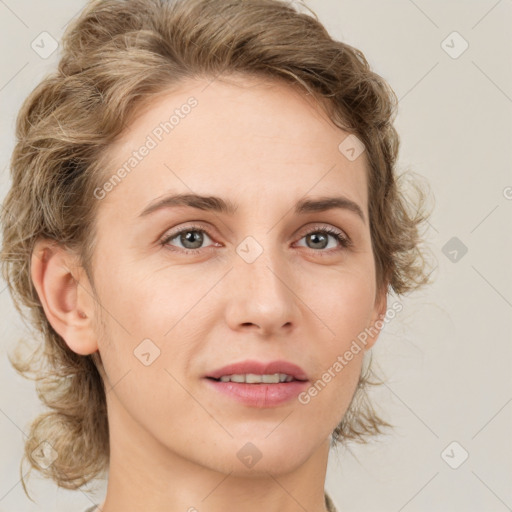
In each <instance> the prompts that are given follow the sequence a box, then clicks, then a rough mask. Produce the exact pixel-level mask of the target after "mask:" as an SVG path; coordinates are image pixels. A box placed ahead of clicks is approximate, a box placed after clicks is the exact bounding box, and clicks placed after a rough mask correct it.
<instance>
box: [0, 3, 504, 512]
mask: <svg viewBox="0 0 512 512" xmlns="http://www.w3.org/2000/svg"><path fill="white" fill-rule="evenodd" d="M308 5H309V6H310V7H311V8H313V10H315V11H316V12H317V13H318V15H319V17H320V20H321V21H323V22H324V24H325V25H326V27H327V28H328V30H329V31H330V32H331V33H332V34H333V35H334V36H335V37H336V38H338V39H341V40H343V41H345V42H347V43H349V44H351V45H353V46H356V47H358V48H360V49H361V50H362V51H363V52H364V53H365V55H366V57H367V59H368V60H369V62H370V64H371V65H372V67H373V69H374V70H375V71H377V72H378V73H379V74H381V75H382V76H383V77H384V78H386V79H387V80H388V81H389V82H390V84H391V86H392V87H393V88H394V90H395V91H396V93H397V95H398V97H399V98H400V107H399V115H398V118H397V122H396V126H397V128H398V130H399V132H400V134H401V139H402V146H401V153H400V169H401V170H404V169H406V168H407V169H412V170H413V171H415V172H417V173H419V174H421V175H423V176H425V178H426V179H427V180H428V181H429V182H430V184H431V187H432V193H433V195H434V196H435V210H434V213H433V216H432V219H431V221H430V227H429V228H428V231H427V236H428V241H429V243H430V244H431V247H432V248H433V250H434V252H435V254H436V257H437V260H438V266H437V268H436V269H435V271H434V273H433V276H434V277H435V284H434V285H433V286H432V287H431V288H430V289H428V290H425V291H422V292H420V293H417V294H416V295H414V296H410V297H405V298H400V300H401V302H402V304H403V305H404V309H403V311H402V312H400V313H399V314H398V315H397V317H396V318H395V319H394V320H393V321H392V322H390V323H389V324H387V325H386V326H385V328H384V331H383V333H382V334H381V337H380V339H379V341H378V342H377V345H376V346H375V348H374V349H373V351H374V359H375V360H376V361H377V362H378V364H379V367H380V368H381V369H382V373H383V374H384V375H385V376H387V378H388V381H387V383H386V385H385V386H382V387H381V388H380V389H379V390H378V391H376V392H375V393H374V395H373V397H374V400H375V401H376V402H378V405H379V408H380V410H381V411H383V412H384V414H385V417H386V418H387V419H388V421H391V423H393V424H395V425H396V426H397V428H396V430H395V431H394V433H393V434H392V435H388V436H383V437H381V438H380V439H379V440H376V441H375V442H373V443H371V444H369V445H366V446H360V445H353V446H352V447H351V449H350V450H340V452H339V454H338V455H336V454H335V453H333V454H332V456H331V458H330V463H329V471H328V479H327V485H326V487H327V489H328V490H329V491H330V493H331V495H332V496H333V498H334V500H335V502H336V505H337V506H338V507H339V509H340V511H366V512H369V511H379V512H399V511H400V512H401V511H404V512H420V511H421V512H426V511H429V512H430V511H434V510H435V511H451V512H459V511H460V512H482V511H485V512H493V511H496V512H502V511H506V510H512V485H511V482H512V457H511V455H512V435H511V433H512V403H511V402H512V377H511V375H512V372H511V370H512V368H511V366H512V364H511V352H512V348H511V347H512V343H511V341H512V340H511V327H512V321H511V319H512V315H511V313H512V286H511V284H512V272H511V264H510V263H511V261H512V259H511V256H512V251H511V248H512V247H511V246H512V236H511V233H512V214H511V213H512V188H511V187H512V173H511V163H512V162H511V160H512V157H511V147H512V137H511V132H512V129H511V124H512V123H511V113H512V39H511V38H512V36H511V34H512V31H511V30H510V28H511V27H512V1H511V0H500V1H496V0H480V1H463V0H457V1H454V0H451V1H447V0H432V1H427V0H415V1H413V0H390V1H386V2H382V1H379V0H372V1H370V0H343V1H336V0H329V1H328V0H310V1H308ZM83 6H84V2H83V1H82V0H59V1H57V0H52V1H50V2H36V1H35V0H32V1H29V0H17V1H15V0H0V28H1V30H0V41H1V45H2V46H1V47H2V55H1V59H2V62H1V64H2V65H1V67H0V105H1V113H2V116H1V118H0V136H1V144H0V171H1V174H0V179H1V182H0V187H1V197H2V199H3V197H4V195H5V193H6V191H7V188H8V185H9V177H8V165H9V157H10V153H11V151H12V148H13V145H14V121H15V116H16V113H17V110H18V109H19V107H20V105H21V102H22V101H23V99H24V98H25V97H26V96H27V95H28V93H29V92H30V91H31V90H32V89H33V88H34V87H35V85H36V84H37V83H38V82H39V81H40V79H41V78H42V77H43V75H45V74H46V73H47V72H48V71H49V70H50V69H52V68H53V66H54V65H55V64H56V62H57V59H58V54H59V52H58V51H57V52H55V53H54V54H53V55H52V56H50V57H49V58H48V59H46V60H45V59H42V58H41V57H40V56H39V55H38V54H37V53H36V52H35V51H34V50H33V49H32V48H31V43H32V41H33V40H38V38H39V37H40V34H41V33H42V32H43V31H47V32H48V33H50V34H51V35H52V36H53V37H54V38H55V39H57V40H59V39H60V37H61V35H62V32H63V29H64V28H65V25H66V24H67V23H68V22H69V20H70V19H71V18H72V17H74V16H75V15H76V14H77V13H78V12H79V11H80V10H81V9H82V7H83ZM454 31H457V32H458V33H459V34H460V36H461V37H462V38H463V39H464V40H465V41H467V43H468V44H469V47H468V49H467V50H466V51H465V52H464V53H462V54H461V55H460V56H458V58H452V56H450V55H449V54H448V53H447V52H446V51H445V50H444V49H443V46H442V42H443V41H444V40H446V43H445V45H449V46H451V47H452V48H451V50H450V51H451V52H452V53H453V52H456V51H458V50H459V49H460V48H462V46H461V44H463V41H462V40H461V39H460V38H459V39H458V36H456V35H455V36H453V35H450V34H452V33H453V32H454ZM448 36H450V37H448ZM447 37H448V39H446V38H447ZM453 237H456V238H457V239H458V240H457V241H456V243H458V244H459V245H460V244H464V245H465V246H466V247H467V253H466V254H465V255H463V256H462V257H460V255H461V252H458V253H457V254H458V256H457V257H458V259H457V261H452V259H453V257H454V253H452V255H449V252H448V250H451V248H450V246H446V245H445V244H447V243H448V242H449V241H450V240H451V239H452V238H453ZM452 243H453V242H452ZM447 247H448V249H447ZM443 248H444V251H443ZM445 253H447V254H448V255H449V256H450V257H448V256H446V255H445ZM4 286H5V283H2V286H1V288H4ZM390 300H391V302H390V304H391V303H392V302H393V301H394V300H396V298H394V299H393V298H390ZM0 315H1V316H0V325H1V332H2V344H1V347H2V348H1V357H0V379H1V381H0V390H1V399H0V436H1V439H0V443H1V445H0V446H1V447H0V450H1V452H0V453H1V457H0V512H5V511H16V512H29V511H36V510H45V511H50V510H51V511H74V510H76V511H82V510H83V509H85V508H86V507H87V506H90V505H91V499H90V498H89V497H87V495H86V494H85V493H83V492H81V491H77V492H71V491H65V490H62V489H58V488H57V487H56V486H55V485H53V484H52V483H51V482H49V481H45V480H42V479H38V478H37V473H36V472H34V473H33V475H34V478H33V479H32V480H31V482H32V487H31V489H32V490H33V495H34V498H35V499H36V501H37V502H38V504H37V505H36V504H33V503H31V502H30V501H28V500H27V498H26V497H25V495H24V493H23V490H22V487H21V484H20V483H19V474H18V465H19V459H20V457H21V453H22V445H23V437H24V434H23V432H24V431H25V432H27V431H28V425H29V422H30V420H31V419H32V418H33V417H34V416H35V415H36V413H37V412H39V411H41V410H42V409H41V407H40V405H39V403H38V400H37V397H36V395H35V391H34V386H33V383H32V382H30V381H24V380H23V379H21V378H20V377H19V376H17V374H16V373H15V372H14V371H13V370H12V369H11V367H10V365H9V362H8V360H7V358H6V353H7V351H8V350H9V349H11V348H12V347H13V345H14V343H15V342H16V340H17V339H18V338H19V337H21V336H24V335H26V332H25V330H24V329H23V326H22V323H21V321H20V320H19V318H18V316H17V313H16V311H15V309H14V307H13V305H12V302H11V299H10V297H9V295H8V292H7V290H5V289H4V290H2V291H1V293H0ZM453 441H456V442H457V443H458V445H456V446H455V448H454V449H453V451H452V449H449V450H448V451H447V452H444V450H445V448H446V447H447V446H448V445H450V443H452V442H453ZM462 450H465V451H467V452H468V454H469V457H468V459H467V460H466V461H465V462H464V463H463V464H462V465H460V466H459V467H458V468H457V469H452V468H451V467H450V466H449V465H448V464H447V462H446V461H450V462H451V463H452V465H456V464H457V463H458V462H460V460H461V459H460V457H461V454H462V453H463V451H462ZM443 452H444V453H445V454H444V456H442V453H443ZM103 494H104V487H103V486H102V485H101V483H100V485H99V487H98V491H97V495H96V496H94V495H92V499H93V500H94V501H96V502H99V501H100V500H101V499H102V498H103Z"/></svg>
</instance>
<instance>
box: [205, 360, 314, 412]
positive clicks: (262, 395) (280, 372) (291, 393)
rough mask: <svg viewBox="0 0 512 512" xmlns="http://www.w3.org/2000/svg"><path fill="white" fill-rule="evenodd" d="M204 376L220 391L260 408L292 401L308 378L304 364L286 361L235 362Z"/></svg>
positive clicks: (236, 399) (306, 384)
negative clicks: (298, 364) (300, 365)
mask: <svg viewBox="0 0 512 512" xmlns="http://www.w3.org/2000/svg"><path fill="white" fill-rule="evenodd" d="M205 380H206V381H207V382H208V383H209V385H210V387H211V388H212V389H214V390H215V391H217V392H219V393H220V394H221V395H223V396H227V397H229V398H231V399H234V400H235V401H236V402H238V403H242V404H243V405H246V406H249V407H258V408H271V407H278V406H280V405H283V404H286V403H289V402H290V401H291V400H293V399H294V398H296V397H297V395H298V394H299V393H300V392H302V391H304V390H305V389H306V388H307V386H308V382H309V380H308V378H307V375H306V374H305V372H304V371H303V370H302V368H300V367H299V366H297V365H295V364H293V363H289V362H287V361H273V362H271V363H260V362H257V361H244V362H241V363H235V364H231V365H228V366H224V367H223V368H219V369H218V370H215V371H213V372H210V373H209V374H208V375H205Z"/></svg>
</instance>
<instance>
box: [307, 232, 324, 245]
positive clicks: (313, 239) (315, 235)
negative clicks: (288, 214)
mask: <svg viewBox="0 0 512 512" xmlns="http://www.w3.org/2000/svg"><path fill="white" fill-rule="evenodd" d="M309 237H310V240H312V241H313V243H318V240H319V239H320V245H321V247H320V248H321V249H323V248H325V247H326V245H325V242H326V241H327V237H326V236H325V235H323V234H320V235H319V234H318V233H313V234H311V235H309ZM322 239H323V240H322ZM322 242H324V243H323V244H322ZM313 248H314V249H318V247H313Z"/></svg>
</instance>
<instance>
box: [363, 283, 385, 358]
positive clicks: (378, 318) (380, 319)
mask: <svg viewBox="0 0 512 512" xmlns="http://www.w3.org/2000/svg"><path fill="white" fill-rule="evenodd" d="M387 307H388V294H387V288H386V287H385V286H383V287H382V290H381V291H380V292H378V293H377V295H376V297H375V306H374V308H373V313H372V316H371V321H370V325H369V326H368V328H367V331H366V332H367V333H368V338H367V342H366V346H365V350H369V349H370V348H372V347H373V345H375V342H376V341H377V339H378V337H379V334H380V331H381V329H382V327H383V326H384V317H385V316H386V310H387Z"/></svg>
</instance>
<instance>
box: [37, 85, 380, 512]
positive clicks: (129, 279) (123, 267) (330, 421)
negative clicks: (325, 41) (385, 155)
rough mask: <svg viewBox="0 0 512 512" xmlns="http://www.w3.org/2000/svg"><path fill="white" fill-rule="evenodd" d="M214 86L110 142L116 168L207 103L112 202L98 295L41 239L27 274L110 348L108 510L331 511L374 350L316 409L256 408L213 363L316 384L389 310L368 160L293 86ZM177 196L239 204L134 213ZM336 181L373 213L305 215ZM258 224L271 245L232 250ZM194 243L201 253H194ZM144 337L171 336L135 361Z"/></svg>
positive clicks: (104, 352) (169, 104)
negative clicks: (224, 387) (333, 460)
mask: <svg viewBox="0 0 512 512" xmlns="http://www.w3.org/2000/svg"><path fill="white" fill-rule="evenodd" d="M208 83H209V81H195V82H188V83H186V84H184V85H183V86H182V87H181V88H180V89H179V90H176V89H174V90H172V91H170V92H167V93H166V94H164V95H159V96H158V97H155V98H154V99H153V100H152V101H151V103H149V104H148V105H147V106H146V108H144V109H143V110H142V111H141V112H140V113H139V115H138V117H137V118H136V119H135V120H134V122H133V123H132V124H131V125H130V128H129V130H128V131H127V132H125V133H124V134H123V137H122V138H121V139H119V141H118V142H117V143H116V144H115V145H113V146H112V147H111V148H110V157H111V159H110V161H111V162H112V167H111V169H110V170H109V172H108V173H106V176H107V179H108V177H110V176H111V175H112V172H115V170H116V169H117V168H118V166H121V165H122V164H123V162H125V161H126V160H127V159H128V158H129V156H130V154H131V152H132V151H133V150H135V149H137V148H139V147H140V146H141V145H142V144H143V143H144V141H145V140H146V137H147V136H148V134H150V133H151V132H152V130H153V129H154V128H155V126H158V125H159V123H160V122H162V121H163V120H165V119H168V117H169V112H172V111H173V110H174V109H175V108H178V107H180V105H183V104H184V103H186V101H187V99H188V98H189V97H190V96H194V97H195V98H196V99H197V100H198V105H197V107H195V108H194V109H193V110H192V112H191V113H190V114H189V115H188V116H186V117H185V118H184V119H182V120H180V124H179V125H178V126H177V127H175V129H174V130H173V131H172V133H171V134H168V135H166V136H165V137H164V139H163V141H162V142H161V143H160V144H159V145H158V146H157V147H156V148H154V149H153V150H151V152H150V153H149V155H148V156H147V157H146V158H144V159H143V160H142V161H141V162H140V163H139V164H138V166H137V167H136V168H135V169H134V170H133V171H132V172H131V173H130V174H129V175H127V176H126V177H125V179H124V180H123V181H122V183H121V184H119V185H117V186H116V187H115V188H114V189H113V190H112V191H111V192H110V193H109V194H108V195H107V196H106V197H105V198H104V199H102V200H101V205H100V208H99V212H98V217H97V229H98V238H97V245H96V248H95V253H94V261H93V277H94V284H95V287H96V291H97V296H94V291H93V288H92V287H91V283H90V282H89V281H88V280H87V277H86V275H85V272H84V271H83V269H82V268H81V267H79V266H78V264H77V261H78V260H77V258H76V255H74V254H72V253H71V252H69V250H65V249H63V248H61V247H59V246H56V245H55V244H51V243H49V242H46V241H44V240H41V241H39V242H38V244H37V245H36V248H35V250H34V256H33V259H32V278H33V281H34V284H35V286H36V289H37V291H38V294H39V296H40V298H41V302H42V304H43V307H44V310H45V312H46V315H47V317H48V319H49V321H50V322H51V324H52V325H53V327H54V328H55V330H56V331H57V332H58V333H59V334H60V335H61V336H62V337H63V338H64V340H65V341H66V343H67V345H68V346H69V347H70V349H71V350H73V351H75V352H76V353H78V354H82V355H86V354H92V353H94V352H96V351H99V354H100V356H101V360H102V363H103V365H104V374H103V376H104V379H105V380H106V382H107V385H106V387H107V407H108V421H109V425H110V443H111V455H110V457H111V459H110V470H109V480H108V488H107V496H106V500H105V502H104V504H102V506H101V509H102V510H103V511H104V512H120V511H138V510H151V511H155V512H164V511H166V512H167V511H171V510H172V511H178V510H183V511H190V512H192V511H193V510H198V511H200V512H221V511H222V512H224V511H226V510H244V511H246V512H256V511H258V512H260V511H261V510H266V511H268V512H277V511H279V512H292V511H293V512H295V511H298V510H301V511H303V510H307V511H310V512H321V511H324V510H325V505H324V494H323V493H324V484H325V476H326V468H327V458H328V452H329V439H330V434H331V432H332V431H333V430H334V428H335V427H336V425H337V424H338V423H339V421H340V420H341V419H342V417H343V415H344V413H345V411H346V410H347V407H348V405H349V403H350V400H351V398H352V396H353V394H354V391H355V389H356V385H357V381H358V377H359V375H360V372H361V365H362V359H363V354H364V350H361V351H360V352H359V353H358V354H357V355H355V356H354V358H353V359H352V360H351V361H350V362H349V363H348V364H347V365H346V366H345V367H344V368H343V370H342V371H341V372H339V373H338V374H336V377H335V378H333V379H332V380H331V382H329V383H328V385H327V386H325V388H324V389H323V390H322V391H321V392H320V393H318V395H317V396H316V397H314V398H312V399H311V401H310V402H309V403H308V404H306V405H304V404H301V403H300V402H299V401H298V400H297V399H294V400H292V401H290V402H288V403H286V404H284V405H281V406H278V407H272V408H255V407H249V406H246V405H244V404H241V403H238V402H235V401H234V400H233V399H231V398H229V397H227V396H224V395H221V394H220V393H218V392H217V391H215V390H212V389H211V388H210V386H208V385H207V383H206V382H205V380H204V379H203V376H204V375H205V374H206V373H207V372H208V371H209V370H213V369H216V368H219V367H222V366H224V365H226V364H229V363H233V362H238V361H243V360H246V359H256V360H260V361H271V360H275V359H285V360H288V361H291V362H293V363H295V364H297V365H299V366H301V367H302V368H303V369H304V370H305V371H306V373H307V375H308V377H309V379H310V381H311V382H315V381H316V380H317V379H320V378H321V377H322V374H323V373H324V372H325V371H326V370H327V369H328V368H329V367H332V365H333V363H334V362H335V361H336V360H337V357H338V356H339V355H342V354H344V353H345V351H346V350H348V349H349V347H350V345H351V343H352V341H353V340H355V339H356V337H357V335H358V334H359V333H361V332H362V331H363V330H364V329H365V328H367V327H370V326H373V325H374V324H375V322H376V321H377V320H378V319H379V316H381V315H383V314H384V313H385V310H386V297H385V295H383V294H380V295H378V294H377V288H376V283H375V267H374V256H373V252H372V246H371V239H370V229H369V223H368V197H367V188H366V187H367V181H366V172H367V170H366V167H367V160H366V156H365V154H364V153H363V154H362V155H361V156H360V157H359V158H357V159H356V160H354V161H350V160H348V159H347V158H346V157H345V156H344V155H343V154H342V153H341V152H340V151H339V150H338V145H339V144H340V143H341V142H342V141H343V139H345V137H346V136H347V135H348V134H347V133H346V132H344V131H343V130H341V129H340V128H338V127H336V126H335V125H334V124H333V123H332V122H331V121H330V120H329V119H328V117H327V116H326V114H325V113H324V112H323V111H322V110H321V109H320V107H319V106H318V104H317V103H316V102H314V101H313V99H312V97H311V96H308V95H306V94H305V93H304V92H301V91H299V90H297V89H295V88H292V87H291V86H290V85H286V84H283V83H279V82H263V81H262V80H261V79H259V80H257V79H255V78H249V77H243V76H242V77H235V76H231V77H229V79H228V78H226V77H224V78H222V79H221V78H217V79H216V80H215V81H213V82H212V83H210V85H208ZM167 193H196V194H201V195H214V196H220V197H222V198H224V199H229V200H232V201H233V202H236V203H237V204H238V209H237V211H236V213H235V214H234V215H228V214H224V213H218V212H210V211H203V210H199V209H194V208H190V207H174V208H166V209H162V210H159V211H157V212H155V213H153V214H151V215H149V216H147V217H144V218H138V215H139V213H140V212H141V211H142V210H143V209H144V208H145V207H146V206H147V205H148V204H149V203H150V202H152V201H154V200H155V199H157V198H160V197H162V196H163V195H165V194H167ZM341 194H343V195H344V196H346V197H348V198H350V199H351V200H353V201H354V202H356V203H357V204H358V205H360V207H361V209H362V210H363V212H364V213H365V221H363V220H362V219H360V218H359V217H358V216H357V215H356V214H355V213H354V212H352V211H349V210H345V209H332V210H329V211H324V212H316V213H315V212H313V213H307V214H305V215H304V214H303V215H297V214H295V213H294V211H293V207H294V205H295V202H296V201H298V200H299V199H303V198H304V197H308V198H318V197H321V196H328V197H331V196H333V195H341ZM93 200H96V199H93ZM197 223H199V224H200V227H201V228H202V229H204V230H205V231H202V232H201V233H202V234H203V236H204V239H203V244H202V245H200V243H199V244H196V245H193V243H190V242H189V243H188V245H184V244H187V241H186V239H185V240H183V238H181V239H180V237H177V238H174V239H173V241H171V242H168V243H167V246H165V245H162V244H159V242H158V240H159V239H160V238H162V237H163V235H165V234H171V233H172V232H176V231H177V230H178V229H181V228H185V227H189V226H190V225H191V224H197ZM329 227H330V228H334V229H337V230H339V231H341V232H342V234H344V235H345V236H348V237H349V238H350V240H351V241H352V243H353V245H352V246H351V247H349V248H344V247H343V246H341V245H339V243H338V242H337V241H336V239H334V238H333V237H332V236H331V235H328V238H327V240H326V241H325V243H324V246H322V244H321V241H320V243H319V242H318V241H316V245H315V243H314V242H315V240H312V239H311V237H310V236H308V235H310V234H311V233H317V236H318V235H321V233H318V230H319V229H320V230H321V229H323V228H329ZM196 236H197V235H196ZM248 236H251V237H253V238H254V239H255V240H256V241H257V242H258V244H259V245H260V246H261V248H262V249H263V252H262V254H261V255H260V256H259V257H258V258H257V259H256V260H255V261H254V262H252V263H248V262H247V261H245V260H244V259H243V258H242V257H240V256H239V255H238V254H237V252H236V248H237V247H238V245H239V244H240V243H241V242H242V241H243V240H244V239H245V238H246V237H248ZM313 238H314V237H313ZM192 241H193V239H192ZM327 244H328V245H327ZM186 247H187V248H193V247H199V252H198V253H197V254H195V255H194V254H185V253H184V252H183V250H184V248H186ZM172 249H174V251H173V250H172ZM180 251H181V252H180ZM322 255H323V256H322ZM377 337H378V334H377V335H376V336H374V337H373V338H368V340H367V344H366V350H368V349H369V348H371V347H372V346H373V344H374V343H375V341H376V339H377ZM146 338H149V339H151V340H152V342H153V343H154V344H155V345H156V346H158V348H159V349H160V355H159V357H157V358H156V359H155V360H154V362H152V363H151V364H150V365H149V366H145V365H144V364H142V363H141V362H140V360H139V359H138V358H137V357H134V350H135V349H136V347H137V346H138V345H139V344H140V343H141V341H142V340H144V339H146ZM248 442H251V443H253V444H254V445H255V446H256V447H257V449H258V450H259V452H260V453H261V459H260V460H259V461H258V462H257V464H256V465H254V466H253V467H252V468H249V467H247V466H245V465H244V464H243V463H242V462H241V461H240V460H239V458H238V457H237V452H238V451H239V450H240V449H241V448H242V447H243V446H244V445H246V443H248ZM192 507H194V508H192Z"/></svg>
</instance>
